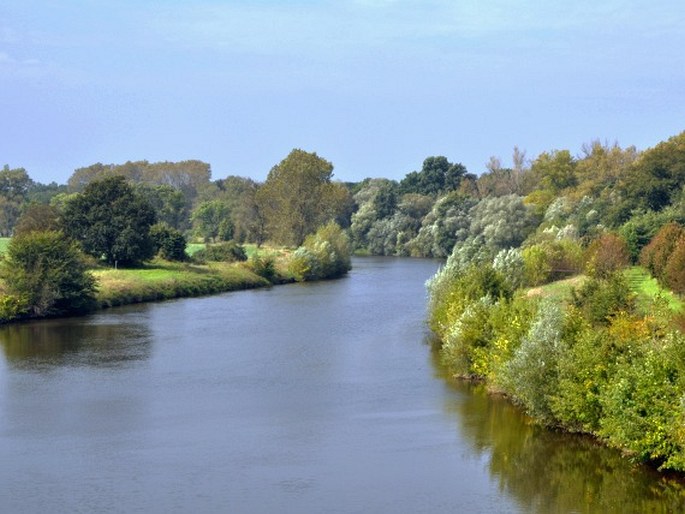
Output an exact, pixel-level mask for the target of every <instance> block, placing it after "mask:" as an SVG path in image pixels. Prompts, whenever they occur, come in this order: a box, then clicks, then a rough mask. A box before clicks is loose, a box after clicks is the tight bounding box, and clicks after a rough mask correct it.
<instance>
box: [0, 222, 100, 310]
mask: <svg viewBox="0 0 685 514" xmlns="http://www.w3.org/2000/svg"><path fill="white" fill-rule="evenodd" d="M0 278H2V279H3V280H4V281H5V287H6V288H7V293H8V294H9V295H11V296H12V297H14V298H16V299H17V300H18V302H17V305H19V308H18V309H17V312H16V314H23V315H27V316H30V317H33V316H54V315H61V314H67V313H71V312H78V311H84V310H88V309H89V308H91V307H92V306H93V303H94V298H95V297H94V295H95V279H94V278H93V277H92V275H91V274H90V273H89V272H88V271H87V267H86V263H85V261H84V258H83V254H82V253H81V251H80V249H79V247H78V244H77V243H76V242H74V241H73V240H71V239H69V238H67V237H65V235H64V234H63V233H62V232H56V231H46V232H29V233H26V234H24V235H21V236H17V237H14V238H12V240H11V241H10V243H9V246H8V248H7V253H6V255H5V257H4V259H3V260H2V263H1V264H0Z"/></svg>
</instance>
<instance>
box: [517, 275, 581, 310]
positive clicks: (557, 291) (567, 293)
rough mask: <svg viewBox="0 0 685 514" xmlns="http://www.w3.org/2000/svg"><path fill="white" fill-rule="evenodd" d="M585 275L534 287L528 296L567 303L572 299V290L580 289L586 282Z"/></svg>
mask: <svg viewBox="0 0 685 514" xmlns="http://www.w3.org/2000/svg"><path fill="white" fill-rule="evenodd" d="M585 278H586V277H585V275H577V276H575V277H571V278H566V279H564V280H557V281H556V282H550V283H549V284H545V285H542V286H539V287H533V288H531V289H528V291H527V292H526V295H527V296H531V297H532V296H537V297H540V298H550V299H552V300H554V301H555V302H562V303H563V302H567V301H568V300H569V299H570V298H571V290H573V289H574V288H578V287H580V286H581V285H582V284H583V282H584V281H585Z"/></svg>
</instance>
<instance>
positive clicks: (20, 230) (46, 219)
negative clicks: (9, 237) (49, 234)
mask: <svg viewBox="0 0 685 514" xmlns="http://www.w3.org/2000/svg"><path fill="white" fill-rule="evenodd" d="M60 229H61V225H60V222H59V211H58V210H57V208H55V207H52V206H51V205H44V204H31V205H29V206H28V207H26V209H25V210H24V212H23V214H22V215H21V216H20V217H19V220H18V221H17V226H16V227H15V228H14V235H15V237H16V236H20V235H22V234H28V233H29V232H42V231H45V230H60Z"/></svg>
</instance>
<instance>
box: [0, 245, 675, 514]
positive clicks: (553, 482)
mask: <svg viewBox="0 0 685 514" xmlns="http://www.w3.org/2000/svg"><path fill="white" fill-rule="evenodd" d="M354 265H355V269H354V270H353V272H352V273H351V275H350V276H349V277H348V278H345V279H342V280H338V281H334V282H325V283H318V284H310V285H293V286H282V287H277V288H273V289H270V290H261V291H245V292H239V293H231V294H227V295H221V296H215V297H208V298H201V299H189V300H179V301H173V302H166V303H160V304H148V305H142V306H136V307H127V308H121V309H114V310H111V311H108V312H102V313H99V314H97V315H94V316H90V317H86V318H81V319H71V320H51V321H46V322H40V323H31V324H22V325H14V326H10V327H3V328H1V329H0V347H1V349H2V354H3V357H0V463H1V464H0V512H17V513H23V512H189V511H191V512H238V513H242V512H246V513H261V512H265V513H267V512H268V513H271V512H274V513H281V512H293V513H303V512H307V513H308V512H345V513H348V512H411V513H414V512H431V513H433V512H541V513H542V512H679V511H683V510H685V500H684V499H683V488H682V486H681V483H680V482H678V481H676V480H669V479H666V478H663V477H661V476H659V475H657V474H656V473H654V472H651V471H650V470H648V469H645V468H636V467H633V466H631V465H630V464H629V463H628V462H627V461H626V460H624V459H622V458H621V457H620V456H619V455H618V454H617V453H616V452H613V451H609V450H607V449H604V448H600V447H597V446H596V445H594V444H593V443H592V442H591V441H588V440H587V439H583V438H575V437H570V436H564V435H561V434H555V433H551V432H547V431H545V430H542V429H540V428H538V427H535V426H533V425H531V424H530V423H529V422H528V421H527V420H526V418H525V417H523V416H521V415H520V413H519V412H518V411H517V410H516V409H515V408H514V407H512V406H511V405H510V404H508V403H507V402H505V401H502V400H501V399H497V398H491V397H488V396H487V395H485V394H484V393H483V392H482V391H480V390H479V389H478V388H474V387H472V386H469V385H466V384H461V383H452V382H450V381H449V380H445V379H443V377H441V376H440V370H439V367H437V366H436V365H435V363H434V362H433V361H434V355H433V354H432V352H431V350H430V347H429V345H427V344H424V341H425V340H426V338H427V336H428V334H427V332H426V329H425V326H424V323H423V320H424V317H425V310H424V309H425V292H424V282H425V280H426V279H427V278H428V277H429V276H430V275H431V274H432V273H433V272H434V271H435V269H436V267H437V265H436V263H435V262H432V261H424V260H401V259H376V258H369V259H357V260H355V263H354Z"/></svg>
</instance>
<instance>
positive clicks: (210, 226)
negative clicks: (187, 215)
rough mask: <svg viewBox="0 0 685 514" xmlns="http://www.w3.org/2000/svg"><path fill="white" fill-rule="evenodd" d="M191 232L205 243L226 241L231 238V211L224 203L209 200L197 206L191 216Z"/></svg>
mask: <svg viewBox="0 0 685 514" xmlns="http://www.w3.org/2000/svg"><path fill="white" fill-rule="evenodd" d="M191 220H192V221H193V230H194V232H195V234H196V235H197V236H198V237H201V238H202V239H203V240H204V241H205V242H209V241H216V240H217V239H221V240H223V241H227V240H229V239H231V238H232V237H233V224H232V223H231V211H230V209H229V208H228V205H226V204H225V203H224V202H222V201H220V200H211V201H207V202H202V203H201V204H199V205H198V206H197V207H196V208H195V210H193V213H192V215H191Z"/></svg>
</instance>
